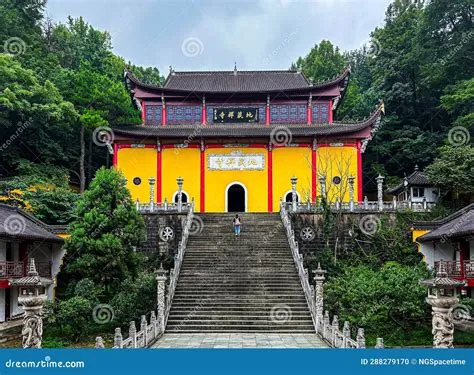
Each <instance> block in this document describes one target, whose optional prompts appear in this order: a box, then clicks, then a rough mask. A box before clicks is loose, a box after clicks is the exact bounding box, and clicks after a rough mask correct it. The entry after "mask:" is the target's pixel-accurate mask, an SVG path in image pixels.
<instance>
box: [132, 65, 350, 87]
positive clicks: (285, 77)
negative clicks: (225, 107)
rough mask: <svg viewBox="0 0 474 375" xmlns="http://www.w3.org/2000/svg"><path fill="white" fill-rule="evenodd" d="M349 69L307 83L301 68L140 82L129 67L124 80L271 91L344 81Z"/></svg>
mask: <svg viewBox="0 0 474 375" xmlns="http://www.w3.org/2000/svg"><path fill="white" fill-rule="evenodd" d="M350 71H351V70H350V67H348V68H346V69H345V70H344V71H343V72H342V73H341V74H340V75H339V76H336V77H333V78H331V79H329V80H327V81H322V82H317V83H311V82H310V81H309V80H308V79H307V78H306V77H305V76H304V74H303V73H301V72H297V71H289V70H262V71H191V72H175V71H172V72H171V73H170V74H169V75H168V77H167V78H166V81H165V83H164V84H163V86H157V85H149V84H145V83H142V82H140V81H139V80H138V79H137V78H136V77H134V76H133V74H131V73H130V72H129V71H125V80H129V81H131V82H133V83H134V84H135V85H137V86H141V87H144V88H149V89H160V90H163V91H166V90H175V91H192V92H203V93H237V92H272V91H289V90H300V89H305V90H307V89H311V88H322V87H327V86H332V85H335V84H338V83H341V82H343V81H345V79H346V78H347V77H348V76H349V74H350Z"/></svg>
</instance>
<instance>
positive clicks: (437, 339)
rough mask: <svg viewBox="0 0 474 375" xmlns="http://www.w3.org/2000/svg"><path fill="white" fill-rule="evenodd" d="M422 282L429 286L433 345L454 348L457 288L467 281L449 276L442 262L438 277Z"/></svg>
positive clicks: (457, 300) (427, 299)
mask: <svg viewBox="0 0 474 375" xmlns="http://www.w3.org/2000/svg"><path fill="white" fill-rule="evenodd" d="M422 283H423V284H425V285H426V286H428V297H427V298H426V302H427V303H428V304H429V305H431V308H432V316H433V322H432V324H433V329H432V333H433V347H434V348H452V347H453V341H454V317H453V313H452V307H453V306H454V305H456V304H457V303H458V302H459V299H458V297H457V288H459V287H462V286H465V285H466V282H465V281H461V280H454V279H451V278H449V277H448V274H447V273H446V270H444V269H443V268H442V266H441V262H440V266H439V268H438V271H437V273H436V277H435V278H434V279H432V280H424V281H422Z"/></svg>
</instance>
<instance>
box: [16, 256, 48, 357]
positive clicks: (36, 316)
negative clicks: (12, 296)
mask: <svg viewBox="0 0 474 375" xmlns="http://www.w3.org/2000/svg"><path fill="white" fill-rule="evenodd" d="M10 285H12V286H17V287H19V289H20V292H19V295H18V304H19V305H22V306H23V310H24V311H25V316H24V318H23V329H22V331H21V334H22V336H23V340H22V345H23V348H24V349H29V348H41V342H42V339H43V318H42V316H41V311H42V310H43V304H44V302H45V301H46V299H47V297H46V295H45V294H41V291H42V288H43V286H42V284H41V280H40V277H39V275H38V272H36V266H35V260H34V259H33V258H30V262H29V264H28V274H27V276H26V277H22V278H20V279H13V280H12V281H11V282H10Z"/></svg>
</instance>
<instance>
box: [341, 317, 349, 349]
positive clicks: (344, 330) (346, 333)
mask: <svg viewBox="0 0 474 375" xmlns="http://www.w3.org/2000/svg"><path fill="white" fill-rule="evenodd" d="M342 337H343V339H342V340H343V342H342V347H343V348H347V347H348V345H347V341H348V339H350V338H351V327H350V325H349V322H348V321H347V320H346V321H345V322H344V326H343V327H342Z"/></svg>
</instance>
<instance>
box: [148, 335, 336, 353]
mask: <svg viewBox="0 0 474 375" xmlns="http://www.w3.org/2000/svg"><path fill="white" fill-rule="evenodd" d="M327 347H328V346H327V345H326V344H325V343H324V342H323V341H322V340H321V339H320V338H319V337H318V336H317V335H316V334H301V333H294V334H293V333H165V334H164V335H163V337H162V338H161V339H160V340H159V341H158V342H156V343H155V344H154V345H153V346H152V348H275V349H276V348H327Z"/></svg>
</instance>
